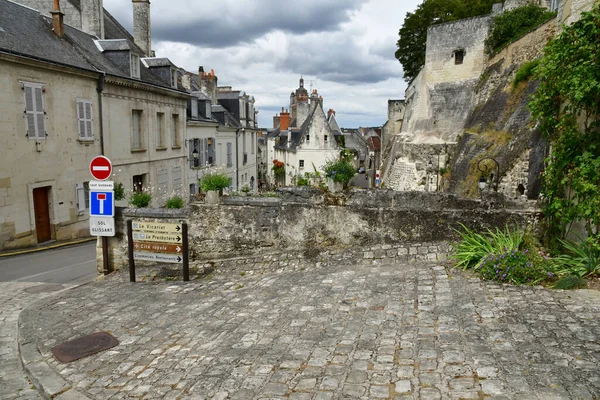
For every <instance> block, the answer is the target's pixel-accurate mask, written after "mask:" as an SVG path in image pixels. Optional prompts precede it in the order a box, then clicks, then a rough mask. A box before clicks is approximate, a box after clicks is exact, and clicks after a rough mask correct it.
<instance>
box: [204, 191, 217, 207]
mask: <svg viewBox="0 0 600 400" xmlns="http://www.w3.org/2000/svg"><path fill="white" fill-rule="evenodd" d="M204 203H205V204H219V191H218V190H209V191H208V192H206V197H205V198H204Z"/></svg>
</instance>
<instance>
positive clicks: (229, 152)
mask: <svg viewBox="0 0 600 400" xmlns="http://www.w3.org/2000/svg"><path fill="white" fill-rule="evenodd" d="M232 147H233V145H232V144H231V143H227V166H228V167H231V166H233V152H232Z"/></svg>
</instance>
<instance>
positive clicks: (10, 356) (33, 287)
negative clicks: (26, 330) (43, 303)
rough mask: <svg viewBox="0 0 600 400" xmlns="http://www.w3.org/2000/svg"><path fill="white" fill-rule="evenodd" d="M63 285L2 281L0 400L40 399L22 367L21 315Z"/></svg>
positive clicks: (0, 301) (0, 288) (0, 294)
mask: <svg viewBox="0 0 600 400" xmlns="http://www.w3.org/2000/svg"><path fill="white" fill-rule="evenodd" d="M60 289H63V286H62V285H54V284H40V283H30V282H0V399H2V400H9V399H41V396H40V395H39V394H38V391H37V390H35V388H34V387H33V386H32V384H31V383H30V382H29V380H28V379H27V375H26V374H25V372H24V371H23V370H22V368H21V364H20V361H19V355H18V348H17V320H18V318H19V313H20V312H21V311H22V310H23V309H24V308H25V307H27V306H28V305H30V304H32V303H33V302H34V301H36V300H38V299H41V298H43V297H45V296H47V295H48V294H49V293H51V292H53V291H56V290H60Z"/></svg>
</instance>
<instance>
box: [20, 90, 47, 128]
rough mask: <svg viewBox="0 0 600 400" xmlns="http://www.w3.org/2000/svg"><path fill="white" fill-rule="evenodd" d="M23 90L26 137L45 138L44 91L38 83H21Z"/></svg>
mask: <svg viewBox="0 0 600 400" xmlns="http://www.w3.org/2000/svg"><path fill="white" fill-rule="evenodd" d="M23 89H24V92H25V119H26V125H27V137H29V138H30V139H45V138H46V114H45V112H44V92H43V87H42V85H40V84H31V83H23Z"/></svg>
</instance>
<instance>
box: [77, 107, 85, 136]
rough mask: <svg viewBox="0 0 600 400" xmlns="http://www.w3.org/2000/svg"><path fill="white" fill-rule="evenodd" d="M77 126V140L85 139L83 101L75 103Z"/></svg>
mask: <svg viewBox="0 0 600 400" xmlns="http://www.w3.org/2000/svg"><path fill="white" fill-rule="evenodd" d="M77 126H78V128H79V138H80V139H83V138H85V121H84V110H83V101H81V100H78V101H77Z"/></svg>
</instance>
